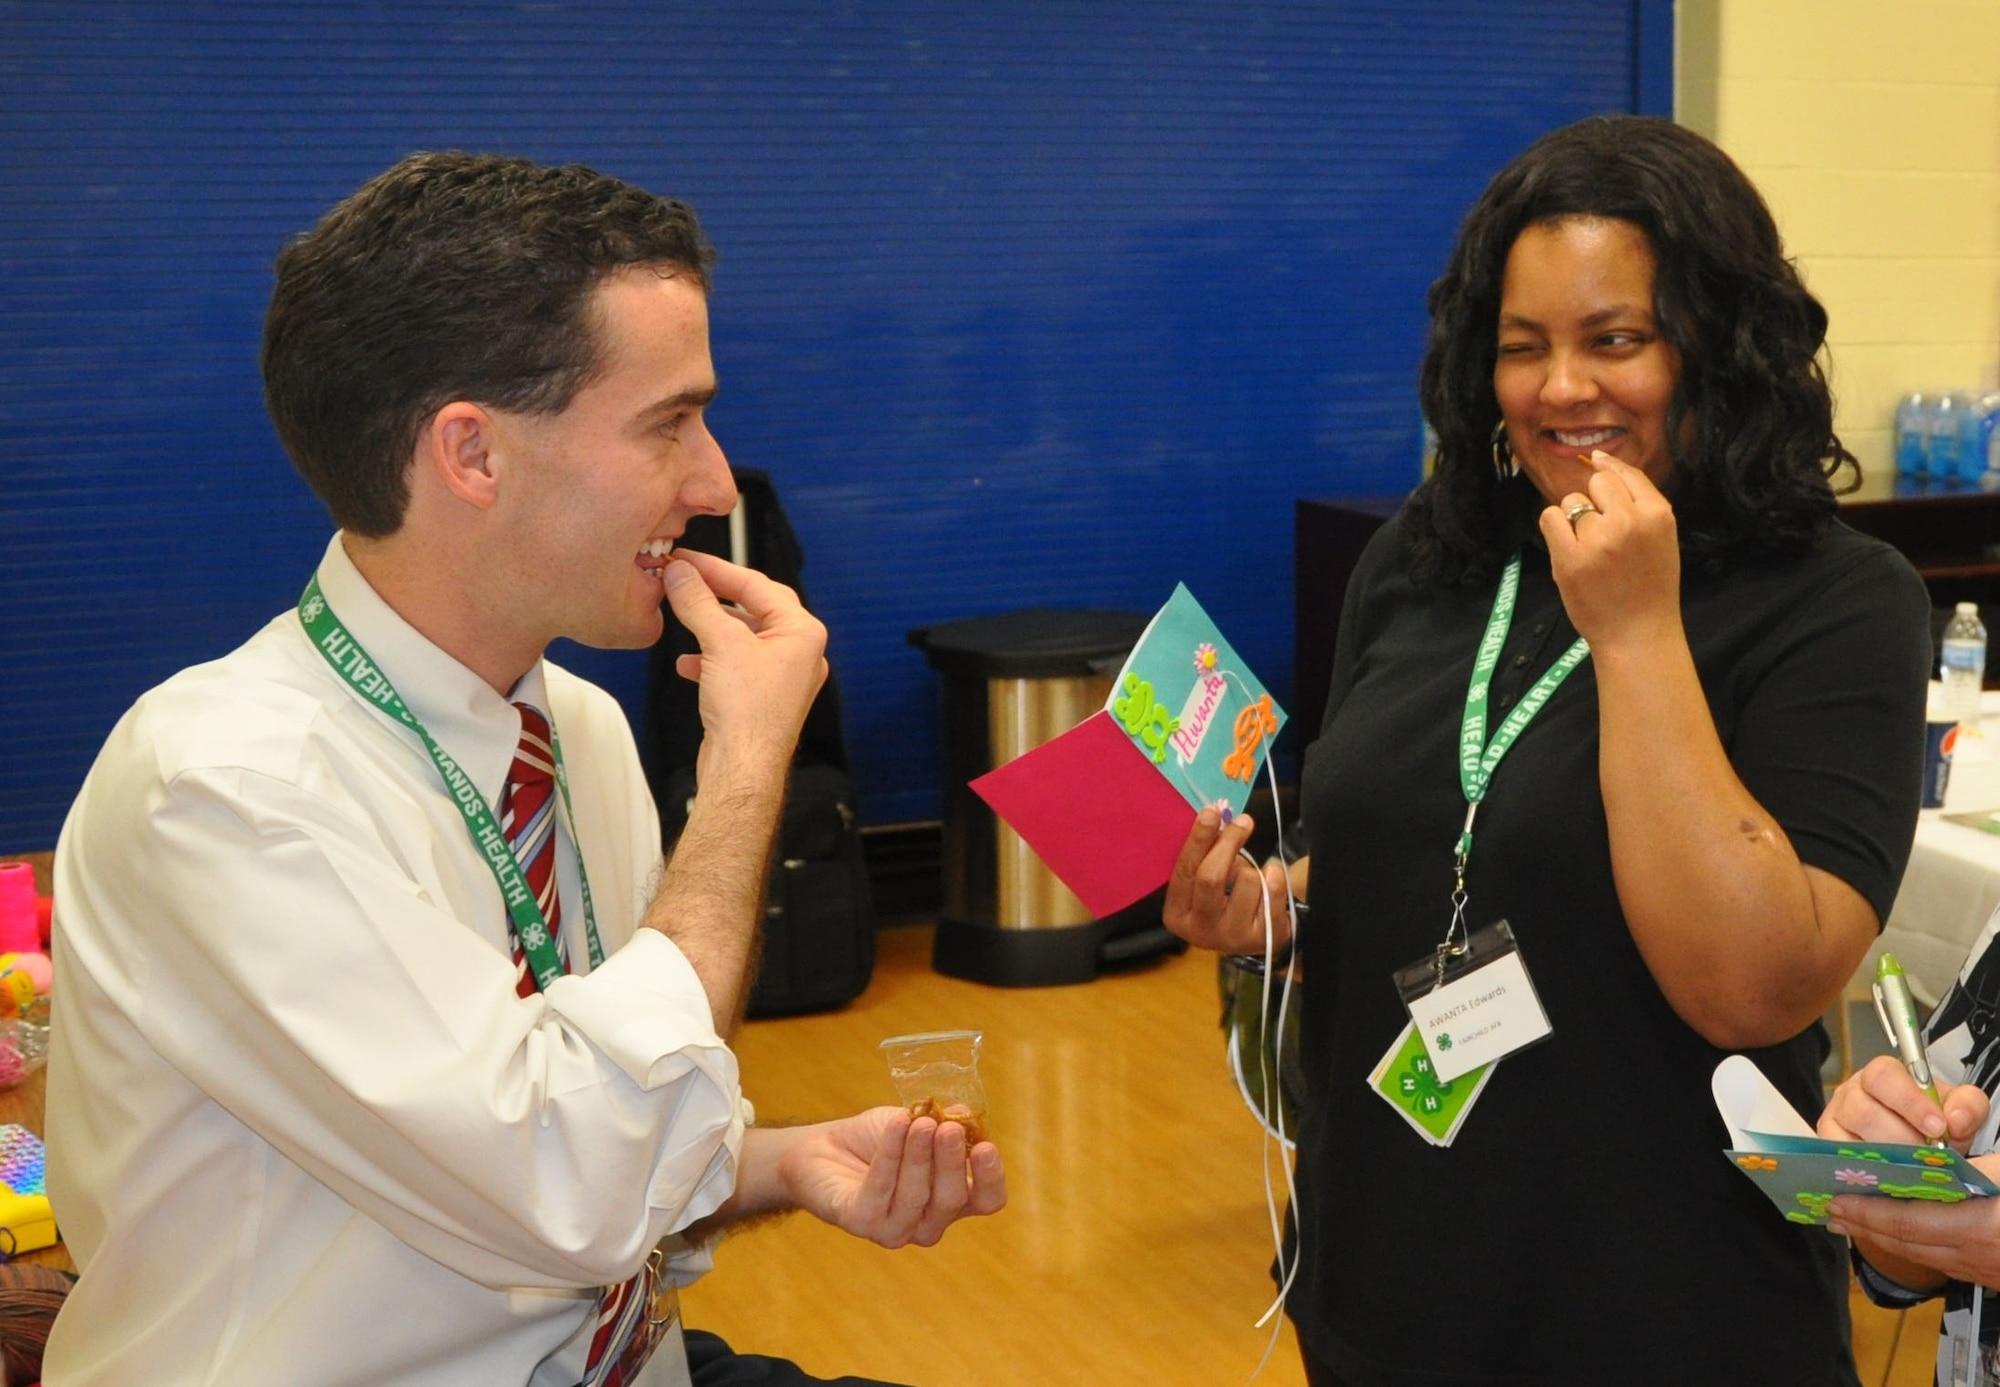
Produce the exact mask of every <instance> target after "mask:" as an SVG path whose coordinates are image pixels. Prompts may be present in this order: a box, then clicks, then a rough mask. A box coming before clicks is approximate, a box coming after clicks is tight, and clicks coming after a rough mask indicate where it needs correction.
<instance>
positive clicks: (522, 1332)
mask: <svg viewBox="0 0 2000 1387" xmlns="http://www.w3.org/2000/svg"><path fill="white" fill-rule="evenodd" d="M319 577H320V586H321V589H322V591H323V592H324V594H325V596H326V598H327V601H328V603H329V604H330V605H331V606H332V608H333V611H334V613H335V614H336V615H337V616H338V617H339V619H340V620H341V622H342V623H343V624H344V625H345V626H346V627H347V629H348V630H349V632H350V633H352V634H353V635H354V636H355V637H356V638H357V639H358V641H359V642H360V644H361V645H362V647H363V648H364V649H365V650H366V651H367V653H368V655H369V656H370V657H371V659H372V661H373V662H374V663H375V664H376V665H377V666H378V667H379V668H380V669H381V670H382V671H383V672H384V673H385V674H386V675H387V676H388V678H389V679H390V680H391V681H392V682H393V683H394V685H395V687H396V689H397V691H398V692H399V693H400V694H401V696H402V698H403V700H404V701H405V703H406V704H407V705H408V706H409V707H410V709H411V710H412V711H413V712H415V714H416V715H417V717H418V718H419V719H420V720H421V721H422V722H423V724H424V725H425V727H427V728H428V729H429V731H430V733H431V735H432V736H433V737H434V738H435V739H436V740H437V742H438V743H439V745H440V746H441V747H442V748H443V749H444V750H445V752H446V753H447V754H448V755H450V756H451V757H453V758H454V759H456V760H457V761H458V763H459V764H460V765H461V766H463V767H464V769H465V771H466V773H467V774H468V775H469V776H470V777H471V779H472V781H473V783H474V784H475V785H477V787H478V788H479V790H480V792H481V793H482V794H483V795H484V796H485V797H486V800H487V803H488V804H489V805H494V804H497V803H498V801H499V798H500V794H501V789H502V786H503V783H504V781H505V779H506V775H507V771H508V768H509V765H510V763H511V761H512V758H513V754H514V748H515V744H516V742H517V740H518V738H519V735H520V715H519V714H518V713H517V712H516V711H515V710H514V708H513V706H512V705H511V703H510V702H509V701H508V700H507V699H503V698H502V697H500V696H499V695H498V694H497V693H495V692H494V691H493V689H492V688H491V687H490V686H488V685H487V684H486V683H484V682H483V681H482V680H481V679H480V678H479V677H478V676H477V675H475V674H473V673H472V672H471V671H470V670H468V669H467V668H465V667H464V666H463V665H461V664H459V663H458V662H457V661H456V660H454V659H452V658H451V657H450V656H449V655H447V654H446V653H445V652H444V651H442V650H440V649H439V648H438V647H437V646H435V645H433V644H431V643H430V642H429V641H427V640H426V639H425V638H424V637H423V636H421V635H420V634H418V632H417V631H416V630H415V629H413V628H412V627H411V626H410V625H409V624H408V623H406V622H405V621H403V620H402V618H401V617H399V616H398V615H397V614H396V613H395V612H394V611H393V610H392V609H391V608H390V607H389V606H388V604H387V603H385V602H384V601H383V600H382V599H381V598H380V597H379V596H378V595H377V594H376V593H375V591H374V590H373V589H372V588H371V587H369V585H368V583H367V581H366V580H365V579H364V578H363V577H362V576H361V574H360V573H359V572H358V571H357V570H356V569H355V567H354V565H353V564H352V562H351V561H349V559H348V558H347V556H346V553H345V551H344V550H343V548H342V546H341V542H340V538H339V536H337V535H336V536H335V537H334V539H333V541H332V542H331V543H330V544H329V545H328V548H327V551H326V557H325V559H324V560H323V561H322V563H321V564H320V569H319ZM513 696H514V697H515V698H516V699H522V700H524V701H527V702H531V703H534V704H536V705H537V706H541V707H545V708H546V709H547V711H548V712H549V713H550V714H551V715H552V720H553V722H554V723H555V726H556V731H557V735H558V736H559V737H560V739H561V743H562V752H563V759H564V763H565V765H566V767H567V770H568V777H569V784H570V791H571V796H572V805H573V809H574V814H575V818H574V825H573V836H572V828H571V826H570V825H569V824H567V823H565V825H564V826H563V828H562V830H561V835H562V844H563V846H562V852H563V854H564V856H563V857H562V858H560V859H559V862H560V864H561V865H560V869H559V875H560V878H561V883H562V888H561V889H562V919H563V929H564V933H565V937H566V940H567V943H568V950H569V956H570V958H571V960H572V966H573V967H574V968H575V969H576V970H577V972H578V973H584V972H585V971H586V970H589V967H590V965H589V956H588V952H587V947H586V942H585V933H584V909H583V902H582V898H581V895H580V893H579V891H578V887H577V873H576V871H575V856H574V854H575V853H576V851H577V850H578V849H579V847H580V849H581V852H582V855H583V858H584V861H585V864H586V866H587V868H588V873H589V880H590V888H591V894H592V899H593V903H594V905H595V908H596V914H597V927H598V930H599V933H600V935H601V936H602V939H603V943H604V947H605V950H606V952H607V955H608V957H607V959H606V961H605V963H604V964H603V965H602V966H601V967H599V968H597V969H595V970H591V971H588V972H587V975H586V976H576V975H572V976H569V977H566V978H563V979H560V980H558V981H557V982H555V983H554V984H552V985H551V986H550V987H549V989H548V991H547V993H546V994H545V995H543V994H538V995H535V996H532V997H528V998H525V999H523V998H519V997H517V996H516V995H515V991H514V965H513V963H512V960H511V957H510V946H509V940H508V933H507V928H508V926H507V914H506V911H505V908H504V907H503V905H502V903H501V897H500V890H499V887H498V886H497V885H496V883H495V881H494V878H493V876H492V874H491V872H490V871H489V870H488V868H487V867H486V865H485V864H484V863H483V862H482V860H481V857H480V854H479V851H478V849H477V847H476V846H475V844H474V842H473V839H472V836H471V833H470V832H469V831H468V829H467V827H466V824H465V821H464V819H463V818H462V817H461V815H460V813H459V811H458V810H457V808H456V807H455V806H454V804H453V802H452V800H451V798H450V797H449V795H447V793H446V792H445V790H444V786H443V781H442V779H441V777H440V775H439V773H438V771H437V769H436V767H435V766H434V764H433V763H432V761H431V759H430V757H429V755H428V754H427V753H426V751H425V750H424V748H423V745H422V743H421V742H420V741H419V740H418V738H417V737H416V736H415V735H413V734H412V733H411V732H410V731H409V730H408V729H406V728H404V727H402V726H400V725H398V724H397V723H395V722H394V721H392V720H391V719H390V718H389V717H388V716H387V715H385V714H384V713H383V712H382V711H381V710H380V709H379V708H377V707H374V706H372V705H371V704H370V703H369V702H368V701H367V700H365V699H364V698H363V697H361V695H359V694H358V693H356V692H355V691H354V690H353V689H352V688H350V687H349V686H348V684H347V682H346V680H345V679H343V678H342V677H341V676H340V675H339V674H337V673H336V672H335V671H334V669H333V668H332V667H331V666H329V665H328V663H327V662H326V661H325V659H323V658H322V656H321V654H320V653H319V651H318V650H316V649H315V648H314V646H313V645H312V644H311V642H310V641H309V639H308V638H307V636H306V634H305V631H304V628H303V627H302V626H301V624H300V622H299V619H298V615H297V613H296V612H286V613H285V614H284V615H282V616H280V617H278V618H277V619H276V620H274V621H272V622H271V623H270V624H269V625H268V626H266V627H265V628H264V629H263V630H262V631H260V632H259V633H258V634H257V635H255V636H254V637H252V638H251V639H250V641H248V642H247V643H246V644H245V645H243V646H242V647H241V648H239V649H237V650H236V651H234V652H232V653H231V654H229V655H227V656H225V657H224V658H222V659H220V660H217V661H215V662H213V663H211V664H206V665H199V666H196V667H194V668H192V669H188V670H184V671H183V672H181V673H180V674H178V675H176V676H175V677H174V678H172V679H170V680H168V681H167V682H166V683H164V684H162V685H161V686H159V687H158V688H156V689H153V690H152V691H151V692H149V693H147V694H146V695H145V696H144V697H143V698H141V699H140V700H139V702H138V703H137V704H136V705H135V706H134V707H133V708H132V710H131V711H130V712H128V713H127V714H126V715H125V717H124V718H123V719H122V720H120V722H119V723H118V726H117V727H116V729H115V730H114V731H113V732H112V734H111V737H110V740H109V741H108V742H107V743H106V744H105V747H104V750H103V751H102V752H101V753H100V754H99V756H98V759H97V763H96V765H95V766H94V767H93V768H92V770H91V772H90V776H89V778H88V779H87V780H86V781H85V783H84V787H83V790H82V792H81V793H80V794H79V796H78V797H77V801H76V804H75V806H74V807H73V808H72V810H71V812H70V816H69V819H68V822H67V823H66V824H65V826H64V828H63V833H62V839H61V842H60V844H59V846H58V848H57V854H56V890H55V896H56V901H57V909H56V926H55V957H56V965H55V966H56V970H57V975H58V977H60V978H61V988H62V991H61V995H60V997H59V998H58V1000H57V1003H56V1007H55V1015H54V1033H53V1036H52V1039H51V1045H50V1057H49V1080H48V1153H49V1170H48V1185H49V1192H50V1197H51V1199H52V1200H53V1202H54V1205H55V1209H56V1215H57V1219H58V1222H59V1225H60V1227H61V1230H62V1235H63V1237H64V1239H65V1241H66V1242H67V1244H68V1246H69V1248H70V1250H71V1252H72V1253H73V1254H74V1256H75V1258H76V1261H77V1264H78V1266H79V1267H80V1268H81V1269H82V1279H81V1280H80V1282H79V1283H78V1285H77V1287H76V1289H75V1290H74V1291H73V1292H72V1293H71V1295H70V1298H69V1301H68V1303H67V1305H66V1306H65V1307H64V1309H63V1312H62V1314H61V1316H60V1318H59V1320H58V1322H57V1325H56V1328H55V1331H54V1333H53V1335H52V1336H51V1338H50V1341H49V1345H48V1356H47V1364H46V1369H47V1380H48V1381H49V1383H50V1384H51V1387H99V1385H100V1384H102V1385H103V1387H113V1385H114V1384H115V1387H132V1385H133V1384H137V1383H145V1384H148V1387H180V1385H181V1384H195V1383H200V1384H210V1385H212V1387H239V1385H240V1387H273V1384H286V1387H317V1385H318V1384H327V1385H328V1387H331V1384H334V1383H367V1384H373V1385H375V1387H391V1385H392V1384H418V1383H422V1384H425V1387H456V1384H464V1387H511V1384H524V1385H525V1384H533V1387H571V1385H572V1384H574V1383H575V1382H576V1381H577V1379H578V1378H579V1377H580V1376H581V1370H582V1365H583V1359H584V1353H585V1347H586V1343H587V1339H588V1334H589V1330H590V1327H591V1326H590V1323H589V1321H590V1320H591V1319H592V1310H593V1309H594V1306H595V1303H596V1298H597V1288H598V1287H600V1286H601V1285H603V1284H604V1283H607V1282H611V1281H617V1280H620V1279H622V1278H624V1277H626V1276H628V1275H630V1274H631V1273H632V1272H633V1271H634V1270H635V1269H636V1268H637V1267H638V1266H639V1265H640V1264H641V1263H642V1262H643V1261H644V1259H645V1257H646V1254H647V1252H648V1251H649V1250H650V1249H651V1248H652V1247H653V1246H654V1244H655V1243H657V1242H658V1241H659V1240H660V1239H661V1238H662V1237H663V1236H665V1235H667V1234H669V1233H670V1232H672V1231H673V1230H675V1229H679V1228H682V1227H684V1226H686V1225H687V1224H688V1223H689V1222H690V1221H692V1220H693V1219H695V1218H698V1217H700V1216H701V1215H703V1214H706V1213H708V1212H710V1211H712V1210H713V1209H715V1208H716V1207H717V1206H718V1205H719V1204H721V1203H722V1201H723V1200H724V1199H725V1198H726V1197H727V1196H728V1194H729V1192H730V1190H731V1188H732V1187H733V1184H734V1180H735V1170H736V1159H737V1153H738V1150H739V1148H740V1145H741V1142H742V1135H743V1125H744V1124H743V1118H744V1113H745V1108H744V1105H743V1104H742V1101H741V1094H740V1090H739V1088H738V1084H737V1072H736V1061H735V1058H734V1056H732V1055H731V1053H730V1052H729V1050H728V1049H727V1048H726V1047H725V1046H724V1044H723V1042H722V1040H721V1039H720V1038H719V1037H718V1036H717V1035H716V1032H715V1027H714V1023H713V1020H712V1018H711V1017H710V1014H709V1008H708V1003H707V1000H706V996H705V994H704V992H703V990H702V986H701V982H700V979H699V978H697V977H696V975H695V973H694V970H693V969H692V968H691V967H690V966H689V965H688V962H687V960H686V959H685V958H684V957H683V956H682V954H681V953H680V951H679V950H678V949H676V948H675V947H674V945H673V944H672V943H671V942H670V941H669V940H668V939H667V938H666V936H664V935H662V934H660V933H658V932H657V931H653V930H640V929H637V922H638V920H639V918H640V914H641V912H642V910H643V908H644V906H645V904H646V901H647V899H648V897H649V895H650V892H651V890H652V888H653V886H654V884H655V879H656V877H657V872H658V866H659V856H660V848H659V821H658V819H657V818H656V817H655V813H654V808H653V803H652V799H651V797H650V795H649V794H648V792H647V789H646V783H645V778H644V775H643V773H642V771H641V769H640V766H639V760H638V756H637V753H636V751H635V749H634V747H633V743H632V734H631V730H630V728H629V727H628V726H627V724H626V721H625V718H624V715H623V713H622V712H621V710H620V709H619V708H618V706H617V704H616V703H615V702H614V701H613V700H612V699H611V698H610V697H609V696H608V695H606V694H605V693H604V692H603V691H602V690H600V689H597V688H595V687H593V686H592V685H589V684H587V683H585V682H583V681H582V680H579V679H577V678H575V677H574V676H572V675H569V674H567V673H565V672H564V671H562V670H561V669H558V668H556V667H554V666H551V665H546V664H543V665H538V666H537V667H536V669H535V670H533V671H531V672H530V673H529V675H528V676H527V678H525V679H524V680H523V681H522V683H521V685H520V686H519V687H517V688H516V689H515V690H514V693H513ZM706 1265H707V1263H706V1260H705V1258H704V1257H703V1256H702V1255H700V1254H684V1255H683V1256H681V1257H680V1258H677V1259H675V1261H674V1262H673V1263H672V1264H671V1268H672V1273H673V1276H674V1278H675V1279H676V1280H678V1281H681V1282H685V1281H687V1280H690V1279H692V1278H693V1276H695V1275H698V1274H700V1272H701V1271H702V1270H705V1269H706ZM645 1380H646V1382H647V1383H649V1384H651V1383H672V1382H676V1381H678V1382H685V1381H686V1365H685V1361H684V1356H683V1354H682V1352H681V1350H680V1344H679V1336H678V1331H677V1330H676V1332H675V1334H674V1336H673V1338H672V1340H671V1341H670V1342H669V1343H668V1344H666V1345H665V1346H663V1348H662V1350H661V1351H660V1353H658V1354H657V1355H656V1357H655V1367H654V1368H653V1369H651V1370H649V1371H648V1372H647V1373H646V1375H645Z"/></svg>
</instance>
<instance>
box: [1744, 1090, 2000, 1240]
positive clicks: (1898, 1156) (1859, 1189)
mask: <svg viewBox="0 0 2000 1387" xmlns="http://www.w3.org/2000/svg"><path fill="white" fill-rule="evenodd" d="M1709 1086H1710V1088H1711V1089H1712V1090H1713V1091H1714V1094H1715V1106H1716V1107H1717V1108H1718V1109H1720V1110H1721V1113H1722V1121H1723V1124H1724V1125H1725V1126H1727V1127H1728V1128H1729V1141H1730V1149H1729V1150H1728V1151H1726V1152H1724V1153H1723V1154H1724V1155H1725V1156H1727V1157H1728V1158H1729V1161H1730V1163H1731V1164H1733V1165H1734V1166H1735V1167H1736V1168H1737V1169H1738V1170H1740V1171H1742V1172H1743V1173H1744V1174H1745V1175H1747V1176H1749V1177H1750V1179H1751V1180H1753V1181H1754V1182H1755V1183H1756V1185H1757V1188H1758V1189H1761V1190H1762V1191H1764V1194H1765V1196H1766V1197H1767V1198H1769V1199H1770V1201H1771V1202H1772V1203H1773V1204H1775V1205H1777V1206H1778V1212H1780V1213H1782V1214H1783V1215H1784V1216H1785V1217H1786V1218H1788V1219H1790V1220H1791V1221H1792V1222H1793V1223H1810V1224H1823V1223H1825V1222H1826V1220H1827V1205H1828V1204H1830V1203H1831V1202H1832V1201H1833V1197H1834V1196H1835V1195H1837V1194H1875V1195H1887V1196H1889V1197H1890V1198H1894V1199H1926V1200H1930V1201H1932V1202H1934V1203H1939V1204H1956V1203H1959V1202H1960V1201H1962V1200H1966V1199H1981V1198H1986V1197H1988V1196H1991V1195H1994V1194H2000V1186H1996V1185H1994V1183H1993V1182H1992V1181H1991V1180H1989V1179H1987V1178H1986V1176H1985V1174H1984V1173H1982V1172H1981V1171H1980V1170H1979V1169H1978V1168H1977V1167H1976V1166H1974V1165H1973V1164H1972V1163H1971V1162H1970V1161H1968V1160H1967V1159H1966V1158H1965V1157H1963V1156H1961V1155H1959V1154H1958V1153H1957V1152H1956V1151H1951V1150H1947V1149H1945V1148H1943V1147H1937V1146H1907V1145H1903V1144H1901V1143H1898V1142H1849V1141H1834V1140H1831V1139H1829V1138H1826V1137H1822V1136H1819V1135H1817V1134H1816V1133H1814V1131H1813V1129H1812V1128H1811V1127H1809V1126H1807V1125H1806V1120H1805V1119H1804V1118H1803V1117H1800V1116H1799V1114H1798V1110H1797V1109H1796V1108H1794V1107H1793V1106H1792V1105H1791V1104H1790V1103H1788V1102H1786V1101H1785V1097H1784V1095H1783V1094H1781V1093H1779V1092H1778V1090H1777V1089H1776V1088H1774V1087H1773V1086H1772V1084H1771V1081H1770V1080H1769V1079H1767V1078H1765V1077H1764V1071H1763V1070H1761V1069H1759V1068H1758V1067H1757V1066H1756V1065H1755V1064H1753V1063H1752V1062H1751V1061H1750V1060H1749V1059H1747V1058H1746V1057H1744V1056H1742V1055H1731V1056H1729V1058H1727V1059H1725V1060H1724V1061H1723V1062H1722V1063H1721V1064H1718V1065H1717V1066H1716V1067H1715V1076H1714V1078H1713V1079H1711V1080H1710V1083H1709Z"/></svg>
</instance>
